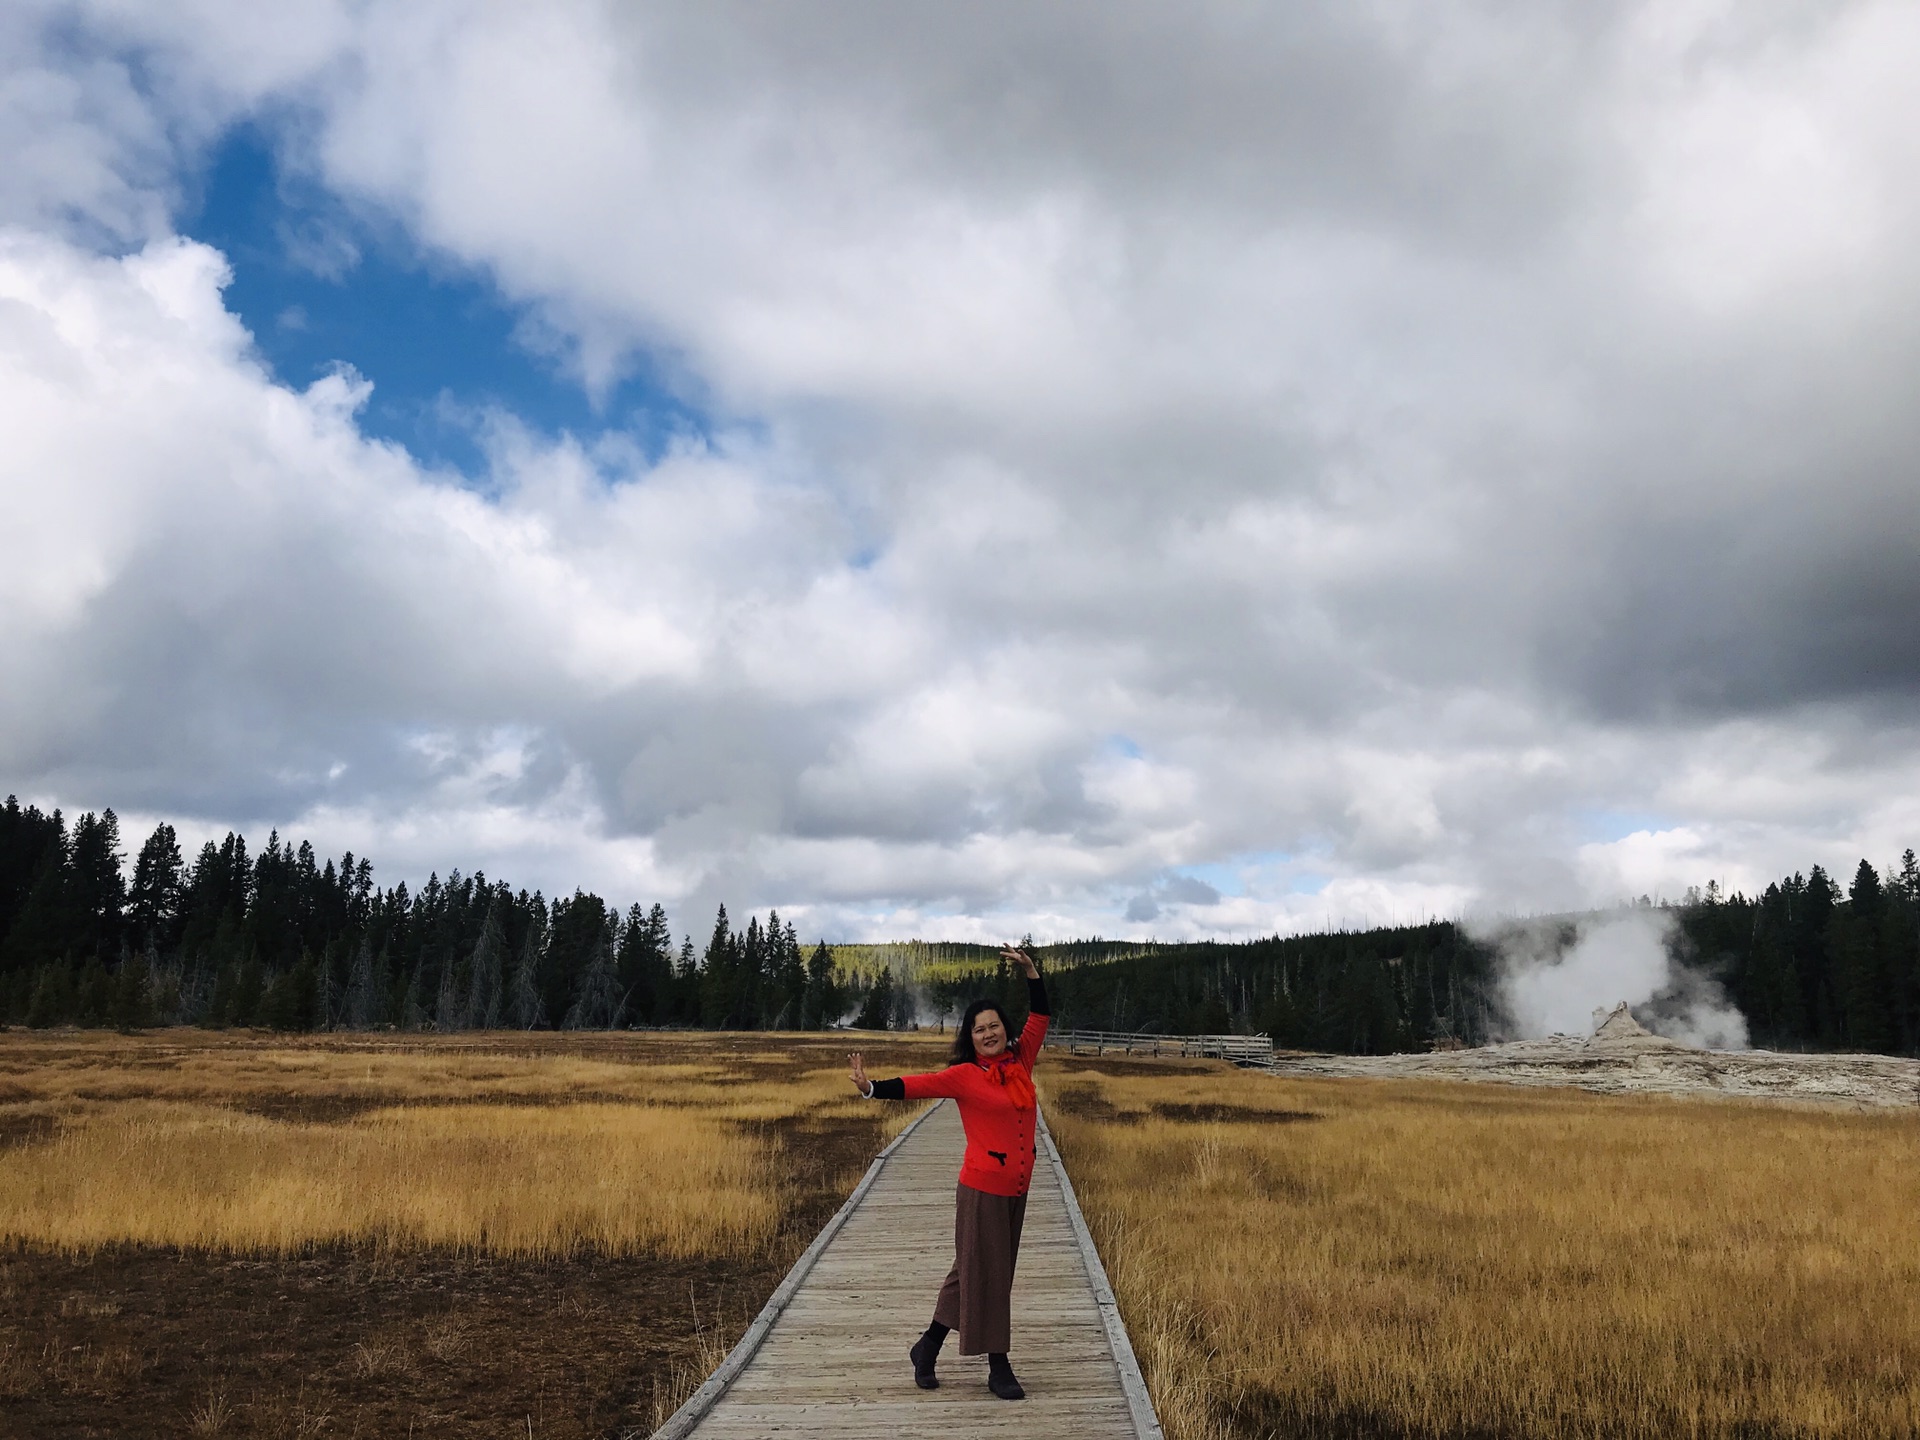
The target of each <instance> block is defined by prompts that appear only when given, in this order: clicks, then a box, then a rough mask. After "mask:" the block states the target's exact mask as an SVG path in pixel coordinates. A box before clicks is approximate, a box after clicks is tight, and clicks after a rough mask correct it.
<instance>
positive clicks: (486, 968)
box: [466, 895, 507, 1030]
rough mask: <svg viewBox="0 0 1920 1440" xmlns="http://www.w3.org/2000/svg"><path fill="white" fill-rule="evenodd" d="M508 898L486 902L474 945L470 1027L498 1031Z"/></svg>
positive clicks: (468, 1023) (470, 989)
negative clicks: (484, 915) (482, 919)
mask: <svg viewBox="0 0 1920 1440" xmlns="http://www.w3.org/2000/svg"><path fill="white" fill-rule="evenodd" d="M505 904H506V902H505V900H504V899H503V898H502V897H501V896H499V895H495V896H494V897H493V899H492V900H491V901H490V902H488V905H487V918H486V920H485V921H484V922H482V924H481V926H480V939H479V941H478V942H477V943H476V944H475V945H474V947H473V965H472V967H471V968H472V983H471V985H470V987H469V989H468V992H467V1015H466V1023H467V1028H468V1029H469V1030H498V1029H499V1028H500V1002H501V988H502V981H501V976H502V972H503V971H504V969H505V966H506V952H507V932H506V927H505V925H504V924H503V923H502V920H501V912H502V909H503V907H504V905H505Z"/></svg>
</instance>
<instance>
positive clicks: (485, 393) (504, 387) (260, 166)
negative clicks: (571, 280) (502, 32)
mask: <svg viewBox="0 0 1920 1440" xmlns="http://www.w3.org/2000/svg"><path fill="white" fill-rule="evenodd" d="M180 230H181V232H182V233H183V234H186V235H189V236H191V237H192V238H194V239H196V240H200V241H204V242H205V243H206V244H209V245H212V246H214V247H216V248H217V249H219V250H220V251H221V252H223V253H224V254H225V255H226V257H227V261H228V263H229V264H230V265H231V266H232V269H233V282H232V284H230V285H229V286H228V287H227V292H226V303H227V307H228V309H230V310H232V311H233V312H234V313H236V314H237V315H239V317H240V319H241V320H242V322H243V323H244V324H245V325H246V327H247V329H248V330H250V331H251V332H252V333H253V337H254V342H255V344H256V345H257V346H258V348H259V351H260V354H261V355H262V357H263V358H264V359H265V360H266V361H267V363H268V364H269V365H270V366H271V367H272V369H273V372H274V374H275V376H276V377H277V378H278V379H279V380H280V381H281V382H282V383H284V384H287V385H289V386H292V387H294V388H295V389H305V388H306V387H307V386H308V385H310V384H312V383H313V381H314V380H316V379H318V378H319V377H320V376H322V375H325V374H327V373H328V372H329V371H331V370H333V369H334V368H336V367H337V366H338V365H340V364H341V363H343V362H344V363H345V364H348V365H351V366H352V367H353V368H354V369H355V370H357V371H359V372H360V374H361V375H363V376H364V377H366V378H367V379H368V380H370V381H372V382H373V396H372V398H371V399H370V400H369V401H368V404H367V407H366V409H365V410H363V411H362V412H361V416H360V425H361V429H362V430H363V431H364V432H365V433H366V434H368V435H370V436H372V437H374V438H377V439H382V440H389V441H394V442H397V443H399V444H401V445H404V446H405V447H406V448H407V449H408V450H409V451H411V452H412V453H413V454H414V455H415V456H416V457H418V458H419V459H420V460H421V461H422V462H423V463H425V464H427V465H430V466H435V467H451V468H452V469H455V470H458V471H460V472H461V473H462V474H465V475H467V476H469V477H477V476H480V475H482V474H484V473H485V471H486V456H485V454H484V451H483V448H482V445H481V438H480V422H481V419H482V416H483V415H484V414H485V412H486V411H488V410H490V409H497V410H504V411H507V412H509V413H510V414H512V415H513V416H514V417H516V418H517V419H518V420H519V421H520V423H522V424H524V425H526V426H527V427H528V428H529V429H531V430H534V431H536V432H541V433H544V434H547V435H557V434H559V433H561V432H563V431H564V432H568V433H571V434H573V435H576V436H579V437H582V438H586V437H590V436H593V435H596V434H598V433H600V432H602V431H606V430H618V431H620V432H622V433H623V434H625V435H627V436H629V437H631V438H632V439H634V440H636V441H637V442H638V443H639V444H640V446H641V448H642V450H643V451H644V452H645V453H646V454H647V455H648V456H649V458H654V457H657V456H658V455H659V454H660V453H661V451H663V450H664V449H665V448H666V447H667V446H668V445H669V444H670V443H671V442H672V441H674V440H675V439H677V438H680V437H683V436H688V435H695V436H700V437H705V436H707V435H708V433H709V432H708V426H707V423H706V420H705V417H703V416H702V415H700V414H698V413H697V412H696V411H695V410H694V409H693V408H691V407H690V406H688V405H687V404H686V403H685V402H684V401H683V400H682V399H680V398H679V397H677V396H675V395H673V394H672V393H670V392H669V391H668V390H667V388H666V387H665V385H664V384H663V383H662V382H661V379H660V376H659V372H658V370H657V368H654V367H651V366H649V365H647V364H645V363H644V357H642V363H639V364H637V365H636V366H635V367H634V369H633V371H632V373H631V374H630V376H629V378H627V379H625V380H623V381H621V382H620V383H619V384H617V385H616V386H615V387H614V388H613V390H612V392H611V393H610V394H608V395H607V396H605V397H604V399H603V401H602V403H601V405H600V406H599V407H598V408H596V407H595V405H594V404H593V401H592V399H591V397H589V396H588V394H587V392H586V390H585V388H584V387H583V386H582V384H581V383H580V381H579V380H578V379H577V378H576V377H574V376H573V375H572V374H570V373H568V371H567V370H566V369H565V368H564V366H563V364H562V362H561V361H560V360H559V359H558V358H557V357H555V356H552V355H545V354H541V353H539V352H538V351H537V350H536V349H535V348H533V347H531V346H530V345H529V344H528V343H527V342H526V340H525V339H524V338H523V337H524V335H525V334H526V333H527V331H528V328H529V326H528V322H529V319H530V312H529V311H528V309H527V307H525V306H521V305H516V304H514V303H512V302H510V301H509V300H508V299H507V298H506V297H505V296H503V295H502V294H501V293H500V291H499V290H498V289H497V288H496V287H495V286H494V284H493V282H492V280H491V279H490V278H489V277H488V276H487V275H486V274H484V273H483V272H480V271H476V270H473V269H469V268H464V267H460V266H457V265H455V264H453V263H451V262H449V261H447V260H445V259H444V258H440V257H434V256H430V255H427V254H425V253H424V252H422V251H421V250H420V249H419V247H418V246H416V245H415V244H413V243H412V241H411V240H410V239H409V238H408V237H407V235H406V234H405V232H404V231H403V230H402V229H401V227H400V226H399V225H398V224H397V223H393V222H383V221H382V220H381V219H380V218H379V217H377V216H370V215H368V214H365V213H362V212H359V211H356V210H354V209H352V208H350V207H349V206H347V205H345V204H343V203H342V202H341V201H340V200H339V199H338V198H337V197H336V196H334V195H333V194H331V193H330V192H329V191H327V190H325V189H324V188H323V187H321V186H320V185H318V184H317V183H316V182H314V181H313V180H312V179H310V178H307V177H303V176H301V175H299V174H297V173H294V172H291V171H289V170H287V169H286V168H285V167H283V166H282V165H281V164H280V163H279V161H278V159H277V157H276V155H275V151H274V148H273V145H272V142H271V137H270V136H269V134H268V133H267V132H265V131H264V130H262V129H261V128H260V127H258V126H252V125H246V126H240V127H237V128H235V129H234V130H232V131H230V132H229V133H228V134H227V136H226V137H225V139H224V140H223V141H222V142H221V144H220V145H219V146H217V147H216V148H215V150H214V151H213V153H212V154H211V155H210V156H209V158H208V162H207V165H206V168H205V170H204V171H203V173H202V175H201V176H200V184H199V187H198V197H197V203H194V202H192V201H190V202H189V205H188V207H187V213H186V214H185V215H183V216H182V217H181V221H180Z"/></svg>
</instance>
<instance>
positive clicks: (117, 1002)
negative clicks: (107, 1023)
mask: <svg viewBox="0 0 1920 1440" xmlns="http://www.w3.org/2000/svg"><path fill="white" fill-rule="evenodd" d="M148 985H149V977H148V973H147V957H146V954H145V952H141V953H138V954H130V955H127V956H126V957H125V958H123V959H122V960H121V962H120V973H119V975H118V976H117V977H116V978H115V981H114V987H113V1015H112V1019H113V1024H114V1025H115V1027H116V1028H118V1029H120V1030H140V1029H144V1028H146V1027H147V1026H149V1025H151V1024H153V996H152V992H151V991H150V989H149V988H148Z"/></svg>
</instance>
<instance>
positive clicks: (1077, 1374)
mask: <svg viewBox="0 0 1920 1440" xmlns="http://www.w3.org/2000/svg"><path fill="white" fill-rule="evenodd" d="M1041 1145H1042V1149H1043V1150H1044V1152H1045V1153H1046V1156H1047V1160H1048V1162H1050V1163H1041V1164H1039V1165H1036V1166H1035V1173H1034V1181H1033V1189H1032V1191H1031V1192H1030V1194H1029V1198H1028V1201H1027V1217H1026V1225H1025V1230H1024V1233H1023V1234H1022V1236H1021V1241H1020V1266H1019V1271H1018V1273H1017V1275H1016V1278H1015V1280H1014V1287H1013V1297H1014V1301H1013V1303H1014V1316H1013V1350H1012V1351H1011V1358H1012V1360H1013V1366H1014V1370H1015V1372H1016V1373H1017V1374H1018V1375H1019V1376H1020V1383H1021V1384H1022V1385H1023V1386H1025V1387H1026V1391H1027V1398H1026V1399H1025V1400H1024V1401H1006V1400H999V1399H996V1398H994V1396H993V1395H992V1394H991V1393H990V1392H989V1391H988V1390H987V1362H986V1357H985V1356H984V1355H981V1356H970V1357H963V1356H961V1355H960V1354H959V1337H958V1336H953V1337H950V1338H949V1339H948V1341H947V1346H946V1349H945V1350H944V1351H943V1352H942V1353H941V1356H940V1388H939V1389H938V1390H920V1389H917V1388H915V1386H914V1383H913V1367H912V1365H911V1363H910V1362H909V1361H908V1359H907V1347H908V1346H909V1345H911V1344H912V1343H913V1341H914V1340H915V1339H916V1338H917V1337H918V1336H919V1334H920V1332H921V1331H922V1330H924V1329H925V1328H926V1325H927V1321H928V1320H929V1319H931V1318H932V1315H933V1302H934V1297H935V1296H936V1294H937V1293H938V1292H939V1289H940V1282H941V1280H942V1279H943V1278H944V1277H945V1276H946V1273H947V1269H948V1267H949V1266H950V1265H951V1264H952V1263H953V1198H954V1194H953V1192H954V1185H955V1181H956V1176H957V1174H958V1172H959V1169H960V1152H961V1150H962V1149H963V1147H964V1140H963V1137H962V1135H961V1130H960V1116H959V1112H958V1110H957V1109H956V1108H955V1106H954V1105H953V1104H952V1103H951V1102H941V1103H938V1104H936V1105H935V1106H934V1107H933V1108H932V1109H931V1110H930V1111H929V1112H928V1113H927V1114H925V1115H924V1116H922V1117H921V1119H920V1120H918V1121H917V1122H916V1123H915V1125H914V1126H913V1127H912V1129H911V1130H910V1131H909V1132H908V1133H906V1134H903V1135H902V1136H901V1137H900V1139H899V1140H897V1141H896V1142H895V1143H894V1144H893V1145H892V1146H891V1147H889V1149H888V1150H887V1151H886V1152H885V1153H884V1154H883V1156H882V1158H881V1159H880V1160H879V1161H877V1162H875V1165H874V1168H873V1169H872V1170H870V1171H869V1172H868V1175H867V1178H866V1180H864V1181H863V1182H862V1184H861V1188H860V1189H859V1190H857V1191H855V1192H854V1196H853V1198H852V1199H851V1200H849V1201H848V1202H847V1206H846V1207H845V1208H844V1209H843V1210H842V1211H841V1212H840V1214H839V1215H838V1216H836V1217H835V1223H834V1224H831V1225H829V1226H828V1227H827V1229H826V1230H825V1231H823V1232H822V1234H821V1238H820V1239H819V1240H818V1241H816V1242H815V1245H814V1248H813V1249H812V1250H810V1251H809V1252H808V1255H807V1256H804V1257H802V1259H801V1261H800V1263H799V1264H797V1265H796V1266H795V1267H794V1273H793V1274H791V1275H789V1276H788V1278H787V1281H786V1282H785V1283H784V1284H783V1285H782V1286H781V1289H780V1290H779V1291H776V1292H775V1295H774V1298H773V1299H772V1300H771V1301H769V1302H768V1306H767V1310H766V1311H763V1312H762V1314H761V1317H760V1319H759V1320H758V1321H756V1322H755V1325H754V1327H753V1328H752V1329H750V1330H749V1331H748V1333H747V1336H746V1338H745V1339H743V1340H742V1341H741V1342H740V1345H739V1346H737V1347H736V1348H735V1350H734V1352H733V1354H731V1355H729V1356H728V1357H727V1363H726V1364H724V1365H722V1366H721V1368H720V1370H719V1371H717V1372H715V1375H714V1377H713V1378H712V1379H711V1380H709V1381H708V1382H707V1384H706V1385H705V1386H703V1387H702V1389H701V1392H700V1393H699V1394H696V1395H695V1396H694V1397H693V1399H691V1400H689V1401H688V1402H687V1404H686V1405H685V1406H683V1407H682V1408H681V1410H680V1411H679V1412H678V1413H676V1414H675V1415H674V1417H673V1418H672V1419H671V1420H669V1421H668V1422H667V1424H666V1425H665V1426H663V1427H662V1428H661V1429H660V1430H659V1431H658V1432H657V1440H682V1437H686V1436H692V1437H695V1440H749V1437H762V1436H806V1435H823V1436H834V1437H837V1440H918V1437H922V1436H925V1437H929V1440H937V1437H944V1436H954V1437H966V1440H976V1437H981V1436H994V1435H1009V1436H1010V1435H1014V1434H1022V1435H1027V1436H1036V1435H1044V1436H1050V1437H1051V1436H1072V1437H1087V1440H1108V1437H1111V1440H1159V1436H1160V1428H1159V1425H1158V1422H1157V1421H1155V1420H1154V1417H1153V1408H1152V1405H1151V1404H1150V1403H1149V1402H1148V1401H1147V1397H1146V1389H1145V1387H1144V1386H1143V1385H1142V1384H1141V1383H1140V1378H1139V1371H1138V1369H1137V1367H1136V1366H1135V1364H1134V1358H1133V1350H1132V1347H1131V1345H1130V1344H1129V1343H1128V1341H1127V1338H1126V1331H1125V1329H1124V1327H1122V1326H1121V1324H1120V1319H1119V1312H1118V1310H1117V1309H1116V1308H1115V1307H1114V1305H1113V1297H1112V1292H1111V1291H1110V1290H1108V1288H1107V1283H1106V1275H1105V1273H1104V1272H1103V1271H1102V1270H1101V1268H1100V1262H1099V1257H1098V1256H1097V1255H1095V1254H1094V1253H1093V1247H1092V1242H1091V1241H1090V1240H1088V1239H1087V1236H1086V1230H1085V1225H1084V1223H1083V1222H1082V1221H1081V1219H1080V1212H1079V1207H1078V1205H1077V1204H1076V1203H1074V1201H1073V1198H1072V1186H1071V1183H1070V1182H1068V1181H1067V1180H1066V1172H1065V1171H1064V1170H1063V1169H1062V1168H1061V1167H1060V1165H1059V1156H1058V1154H1057V1152H1055V1151H1054V1149H1053V1140H1052V1137H1051V1136H1050V1135H1047V1134H1046V1132H1045V1130H1044V1128H1043V1129H1042V1131H1041ZM756 1332H757V1333H756Z"/></svg>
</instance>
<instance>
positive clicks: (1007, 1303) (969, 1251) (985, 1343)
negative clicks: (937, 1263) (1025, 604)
mask: <svg viewBox="0 0 1920 1440" xmlns="http://www.w3.org/2000/svg"><path fill="white" fill-rule="evenodd" d="M957 1190H958V1193H957V1195H956V1196H955V1200H954V1207H953V1269H951V1270H949V1271H948V1272H947V1280H946V1283H945V1284H944V1285H942V1286H941V1287H940V1300H939V1303H938V1304H936V1305H935V1306H934V1307H933V1318H934V1319H935V1320H938V1321H939V1322H940V1323H941V1324H942V1325H945V1326H946V1327H947V1328H948V1329H949V1330H958V1331H959V1332H960V1353H961V1354H962V1355H1004V1354H1006V1352H1007V1350H1008V1349H1009V1342H1010V1341H1011V1340H1012V1338H1013V1267H1014V1262H1015V1261H1017V1260H1018V1259H1019V1258H1020V1226H1021V1223H1022V1222H1023V1221H1025V1219H1026V1218H1027V1197H1026V1196H1024V1195H989V1194H988V1193H987V1192H986V1191H984V1190H976V1189H974V1188H973V1187H972V1186H971V1185H961V1186H959V1187H957Z"/></svg>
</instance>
